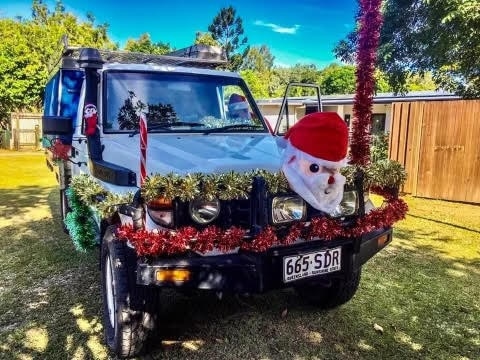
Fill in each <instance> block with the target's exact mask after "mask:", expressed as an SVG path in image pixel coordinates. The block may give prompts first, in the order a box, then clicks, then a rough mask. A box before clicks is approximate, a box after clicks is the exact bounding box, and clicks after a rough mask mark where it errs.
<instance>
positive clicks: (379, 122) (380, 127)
mask: <svg viewBox="0 0 480 360" xmlns="http://www.w3.org/2000/svg"><path fill="white" fill-rule="evenodd" d="M386 117H387V115H386V114H372V127H371V128H370V133H371V134H372V135H377V134H384V133H385V119H386Z"/></svg>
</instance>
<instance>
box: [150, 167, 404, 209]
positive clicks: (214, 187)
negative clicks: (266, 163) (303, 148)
mask: <svg viewBox="0 0 480 360" xmlns="http://www.w3.org/2000/svg"><path fill="white" fill-rule="evenodd" d="M358 170H361V171H363V172H364V174H365V178H364V184H365V187H366V188H368V187H370V186H376V187H382V188H384V187H392V188H394V187H397V188H399V187H400V186H401V185H403V183H404V182H405V179H406V173H405V170H404V169H403V167H402V166H401V165H400V163H398V162H396V161H392V160H384V161H382V162H377V163H373V164H368V165H366V166H359V165H351V166H347V167H345V168H343V169H342V170H341V172H342V174H343V175H344V176H345V177H346V178H347V184H349V185H353V179H354V176H355V173H356V171H358ZM255 176H262V177H263V178H264V179H265V183H266V185H267V190H268V192H269V193H270V194H278V193H282V192H288V191H290V188H289V186H288V181H287V179H286V178H285V176H284V175H283V173H282V172H276V173H272V172H268V171H265V170H254V171H250V172H245V173H238V172H233V171H231V172H228V173H224V174H201V173H194V174H188V175H185V176H181V175H178V174H173V173H170V174H167V175H160V174H155V175H151V176H149V177H148V178H147V179H146V181H145V183H144V184H143V186H142V196H143V197H144V198H145V200H146V201H150V200H152V199H154V198H156V197H163V198H166V199H175V198H178V199H180V200H182V201H188V200H192V199H194V198H196V197H203V198H205V199H207V200H212V199H214V198H219V199H220V200H234V199H247V198H248V196H249V193H250V191H251V186H252V179H253V178H254V177H255Z"/></svg>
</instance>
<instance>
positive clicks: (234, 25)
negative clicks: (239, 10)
mask: <svg viewBox="0 0 480 360" xmlns="http://www.w3.org/2000/svg"><path fill="white" fill-rule="evenodd" d="M208 31H209V32H210V33H211V34H212V37H213V39H214V40H216V41H218V43H219V44H220V45H221V46H222V47H223V48H224V50H225V55H226V57H227V61H228V68H229V69H230V70H234V71H236V70H238V69H239V68H240V66H241V65H242V60H243V58H244V57H245V55H246V52H247V51H248V48H247V49H246V50H245V51H243V53H239V51H240V49H241V48H242V47H243V46H244V45H246V44H247V41H248V39H247V38H246V37H245V36H243V33H244V30H243V21H242V19H241V18H240V17H238V16H237V15H236V10H235V9H234V8H233V6H229V7H228V8H222V9H221V10H220V12H219V13H218V14H217V15H216V16H215V17H214V18H213V21H212V23H211V24H210V25H209V26H208Z"/></svg>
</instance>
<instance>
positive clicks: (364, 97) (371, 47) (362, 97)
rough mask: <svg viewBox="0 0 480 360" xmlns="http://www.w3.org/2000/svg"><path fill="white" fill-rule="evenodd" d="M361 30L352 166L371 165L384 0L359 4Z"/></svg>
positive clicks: (351, 141) (352, 138)
mask: <svg viewBox="0 0 480 360" xmlns="http://www.w3.org/2000/svg"><path fill="white" fill-rule="evenodd" d="M359 4H360V29H359V34H358V49H357V70H356V77H357V84H356V91H355V99H354V104H353V120H352V128H353V129H352V136H351V139H350V157H351V163H352V164H358V165H367V164H368V163H369V161H370V123H371V117H372V104H373V94H374V93H375V78H374V73H375V63H376V59H377V48H378V44H379V40H380V29H381V26H382V13H381V11H380V7H381V4H382V1H381V0H359Z"/></svg>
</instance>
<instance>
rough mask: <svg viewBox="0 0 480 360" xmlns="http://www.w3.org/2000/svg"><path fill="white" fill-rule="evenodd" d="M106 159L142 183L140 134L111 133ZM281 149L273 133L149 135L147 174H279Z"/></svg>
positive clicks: (104, 142)
mask: <svg viewBox="0 0 480 360" xmlns="http://www.w3.org/2000/svg"><path fill="white" fill-rule="evenodd" d="M102 143H103V144H104V145H105V147H104V151H103V159H104V160H105V161H109V162H111V163H114V164H117V165H120V166H123V167H126V168H129V169H131V170H132V171H134V172H136V173H137V184H139V183H140V178H139V176H140V175H139V169H140V135H135V136H133V137H129V136H128V135H127V134H108V135H106V136H105V137H104V138H103V139H102ZM281 152H282V149H281V147H279V146H278V145H277V141H276V138H275V137H274V136H272V135H270V134H255V135H252V134H248V135H247V134H242V135H240V134H236V135H231V134H229V135H222V134H209V135H196V134H195V135H184V134H177V135H174V134H149V136H148V146H147V166H146V167H147V174H155V173H160V174H167V173H170V172H174V173H177V174H187V173H195V172H201V173H222V172H228V171H232V170H234V171H236V172H245V171H249V170H253V169H264V170H269V171H279V170H280V167H281Z"/></svg>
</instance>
